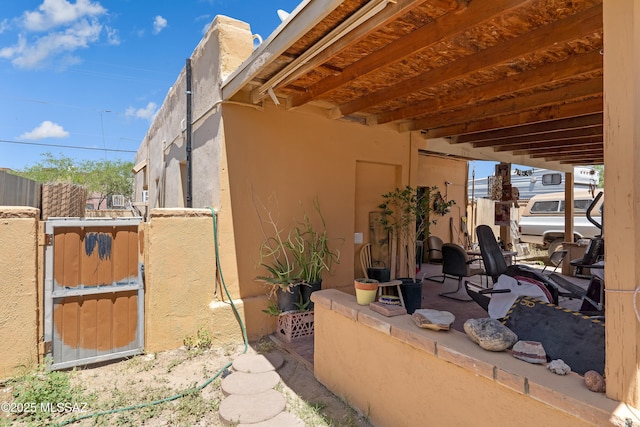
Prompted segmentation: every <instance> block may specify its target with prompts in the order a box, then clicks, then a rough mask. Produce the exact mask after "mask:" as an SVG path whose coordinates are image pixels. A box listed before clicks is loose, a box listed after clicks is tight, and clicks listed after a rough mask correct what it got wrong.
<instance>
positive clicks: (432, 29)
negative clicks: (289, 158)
mask: <svg viewBox="0 0 640 427" xmlns="http://www.w3.org/2000/svg"><path fill="white" fill-rule="evenodd" d="M530 1H531V0H494V1H491V2H489V3H483V2H471V4H470V5H469V6H468V8H467V9H466V10H465V11H464V13H456V14H448V15H445V16H443V17H442V18H441V19H438V20H436V21H435V22H433V23H431V24H426V25H425V26H423V27H421V28H420V29H418V30H416V31H414V32H412V33H409V34H407V35H406V36H404V37H402V38H400V39H398V40H396V41H395V42H392V43H389V44H388V45H386V46H385V47H383V48H381V49H379V50H377V51H375V52H372V53H371V54H369V55H366V56H364V57H362V58H361V59H359V60H358V61H356V62H354V63H353V64H351V65H350V66H348V67H345V68H344V69H343V70H342V72H341V73H340V74H336V75H332V76H329V77H326V78H324V79H323V80H320V81H319V82H317V83H315V84H313V85H311V86H310V87H309V88H308V89H307V93H305V94H304V95H299V96H294V97H293V98H292V100H291V102H290V105H291V107H298V106H300V105H303V104H306V103H307V102H309V101H312V100H313V99H316V98H318V97H319V96H321V95H322V94H324V93H327V92H329V91H331V90H334V89H336V88H338V87H340V86H342V85H344V84H347V83H350V82H351V81H352V80H353V79H355V78H360V77H363V76H366V75H367V74H369V73H371V72H373V71H376V70H377V69H379V68H380V66H381V64H382V65H384V66H388V65H391V64H394V63H397V62H400V61H402V60H403V59H405V58H408V57H409V56H411V55H414V54H416V53H418V52H420V51H422V50H425V49H427V48H429V47H430V46H432V45H434V44H436V43H438V42H440V41H441V40H444V39H446V38H449V37H453V36H455V35H458V34H461V33H462V32H464V31H467V30H468V28H470V27H474V26H476V25H479V24H480V23H482V22H484V21H486V20H488V19H491V18H493V17H494V16H496V15H498V14H501V13H504V12H505V11H508V10H510V9H513V8H516V7H519V6H522V5H523V4H526V3H529V2H530ZM432 4H433V3H432Z"/></svg>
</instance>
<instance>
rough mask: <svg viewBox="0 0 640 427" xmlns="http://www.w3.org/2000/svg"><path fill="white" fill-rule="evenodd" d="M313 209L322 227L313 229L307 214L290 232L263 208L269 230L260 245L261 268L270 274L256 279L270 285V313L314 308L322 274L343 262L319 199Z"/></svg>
mask: <svg viewBox="0 0 640 427" xmlns="http://www.w3.org/2000/svg"><path fill="white" fill-rule="evenodd" d="M314 208H315V210H316V212H317V213H318V216H319V218H320V224H321V226H320V227H318V228H316V227H314V225H313V223H312V221H311V218H310V217H309V215H307V213H306V212H305V213H304V220H303V221H301V222H299V223H297V225H295V226H293V227H292V228H291V229H290V230H289V231H285V230H283V229H282V228H280V227H279V226H278V225H277V223H276V220H275V219H274V218H273V216H272V215H271V212H269V211H268V210H267V209H266V208H265V209H264V210H265V211H266V219H264V220H263V219H262V218H261V223H262V224H267V225H268V228H269V229H270V230H269V232H267V231H265V229H264V228H263V230H262V231H263V235H264V236H265V238H264V241H263V243H262V244H261V246H260V266H261V267H263V268H265V269H266V270H267V272H268V273H269V274H268V275H262V276H258V277H256V280H258V281H261V282H263V283H264V284H266V285H267V286H269V292H268V297H269V300H270V301H271V304H270V306H269V309H268V310H265V312H267V313H268V314H272V315H278V314H279V313H280V312H282V311H294V310H296V311H305V310H311V309H313V304H312V303H311V300H310V296H311V293H312V292H313V291H316V290H319V289H321V287H322V275H323V273H324V272H329V273H330V272H331V269H332V267H333V265H334V264H337V263H339V262H340V252H339V251H338V250H337V249H332V248H331V247H330V240H331V239H330V238H329V237H328V233H327V229H326V223H325V220H324V217H323V216H322V212H321V211H320V204H319V203H318V201H317V200H314ZM258 217H260V215H258ZM274 296H275V297H276V298H274ZM274 300H276V301H277V303H276V301H274Z"/></svg>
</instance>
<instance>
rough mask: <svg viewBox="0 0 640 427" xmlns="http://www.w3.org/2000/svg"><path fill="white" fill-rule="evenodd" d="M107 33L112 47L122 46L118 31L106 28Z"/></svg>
mask: <svg viewBox="0 0 640 427" xmlns="http://www.w3.org/2000/svg"><path fill="white" fill-rule="evenodd" d="M104 29H105V31H106V32H107V42H108V43H109V44H110V45H113V46H117V45H119V44H120V36H119V35H118V30H116V29H115V28H111V27H104Z"/></svg>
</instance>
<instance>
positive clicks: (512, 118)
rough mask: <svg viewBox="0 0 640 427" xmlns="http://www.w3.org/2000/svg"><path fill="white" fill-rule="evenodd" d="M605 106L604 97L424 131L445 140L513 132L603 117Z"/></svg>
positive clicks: (403, 128)
mask: <svg viewBox="0 0 640 427" xmlns="http://www.w3.org/2000/svg"><path fill="white" fill-rule="evenodd" d="M603 105H604V104H603V99H602V97H600V98H593V99H588V100H584V101H579V102H572V103H566V104H561V105H551V106H547V107H543V108H540V109H539V110H535V111H525V112H518V113H515V114H506V115H504V116H499V117H489V118H484V117H483V118H479V119H469V118H466V120H461V121H459V122H458V123H453V124H448V125H441V126H437V127H436V126H425V127H424V129H423V130H422V134H423V136H424V138H426V139H432V138H444V137H451V136H455V135H466V134H470V133H475V132H483V131H488V130H494V129H500V128H510V127H515V126H518V125H522V124H523V123H524V124H527V125H535V124H538V123H541V124H542V123H546V122H548V121H550V120H557V119H566V118H571V117H578V116H583V115H586V114H596V115H598V114H599V115H600V116H602V108H603ZM410 126H411V123H408V124H406V125H401V126H400V127H399V130H400V131H401V132H407V131H409V130H412V129H410Z"/></svg>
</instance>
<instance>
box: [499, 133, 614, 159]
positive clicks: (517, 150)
mask: <svg viewBox="0 0 640 427" xmlns="http://www.w3.org/2000/svg"><path fill="white" fill-rule="evenodd" d="M602 146H603V143H602V138H595V137H594V138H585V139H576V140H569V141H562V142H561V143H554V144H553V145H550V144H549V143H548V142H543V143H539V144H538V143H531V144H523V145H521V146H517V147H514V146H508V147H504V146H498V147H496V151H511V152H513V154H514V155H519V154H535V153H547V152H548V151H549V150H553V151H557V152H567V151H571V150H576V149H581V148H585V149H588V148H594V147H596V148H598V147H602Z"/></svg>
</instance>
